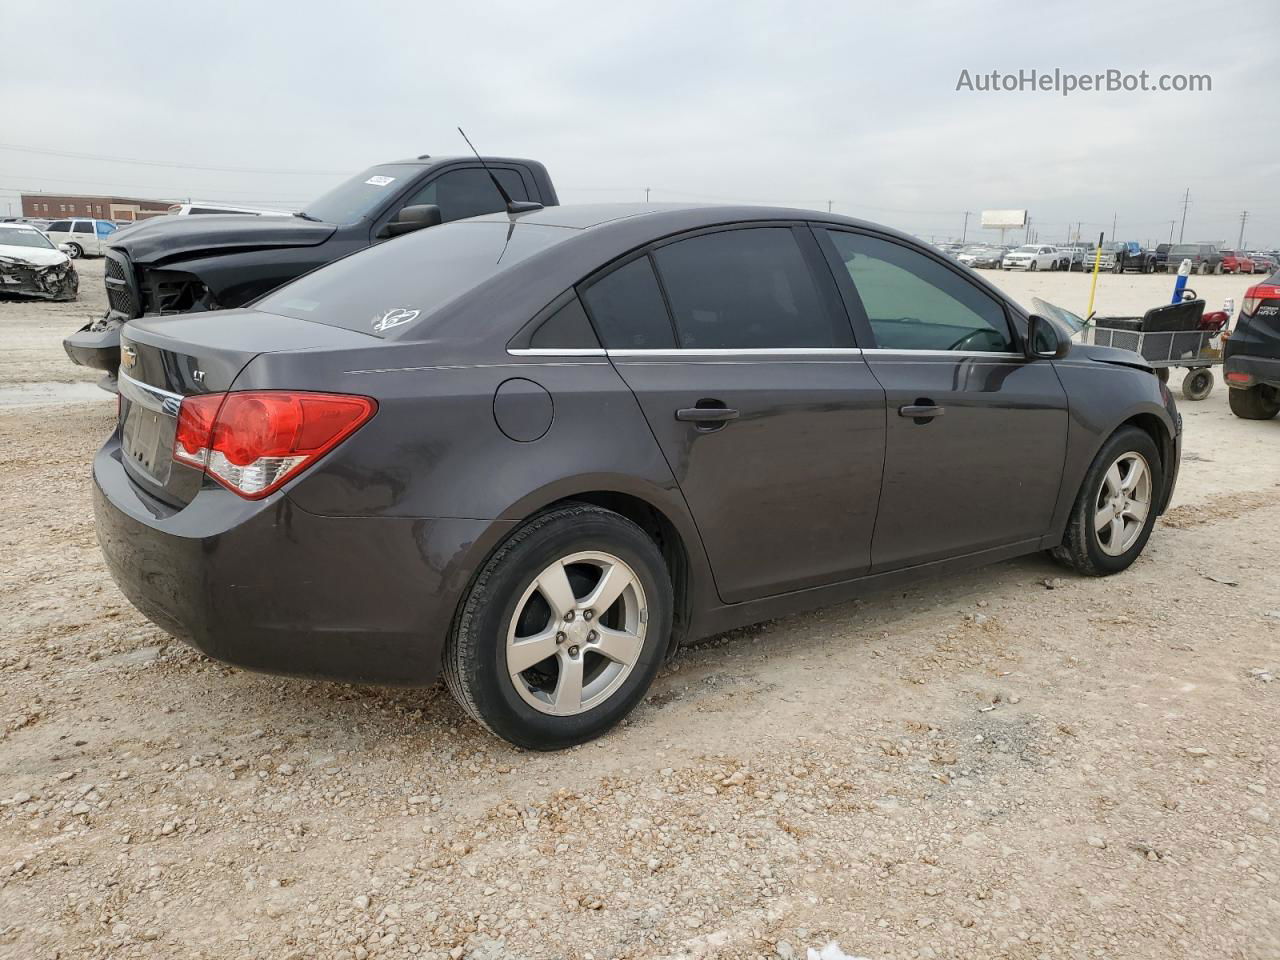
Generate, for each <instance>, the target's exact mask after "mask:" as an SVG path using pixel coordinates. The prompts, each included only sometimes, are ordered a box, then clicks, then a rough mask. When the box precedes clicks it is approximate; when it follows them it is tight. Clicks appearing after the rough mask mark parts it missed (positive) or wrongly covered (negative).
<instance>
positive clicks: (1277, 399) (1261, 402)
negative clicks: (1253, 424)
mask: <svg viewBox="0 0 1280 960" xmlns="http://www.w3.org/2000/svg"><path fill="white" fill-rule="evenodd" d="M1227 400H1228V401H1229V403H1230V405H1231V412H1232V413H1234V414H1235V415H1236V416H1237V417H1239V418H1240V419H1241V420H1270V419H1271V418H1272V417H1274V416H1275V415H1276V414H1277V413H1280V390H1276V389H1275V388H1274V387H1267V386H1262V385H1259V386H1256V387H1250V388H1249V389H1248V390H1240V389H1237V388H1235V387H1232V388H1231V390H1229V391H1228V392H1227Z"/></svg>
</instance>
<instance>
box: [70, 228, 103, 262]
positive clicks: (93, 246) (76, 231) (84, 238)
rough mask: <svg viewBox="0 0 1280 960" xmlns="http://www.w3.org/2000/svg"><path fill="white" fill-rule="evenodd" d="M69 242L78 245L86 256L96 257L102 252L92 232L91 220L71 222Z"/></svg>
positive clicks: (96, 237) (95, 235)
mask: <svg viewBox="0 0 1280 960" xmlns="http://www.w3.org/2000/svg"><path fill="white" fill-rule="evenodd" d="M71 241H72V242H73V243H78V244H80V249H81V250H83V251H84V252H85V254H86V255H93V256H97V255H98V254H100V253H101V252H102V250H101V248H100V247H99V245H98V235H97V234H96V233H94V232H93V221H92V220H73V221H72V222H71Z"/></svg>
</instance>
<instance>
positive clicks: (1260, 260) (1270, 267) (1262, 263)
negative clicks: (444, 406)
mask: <svg viewBox="0 0 1280 960" xmlns="http://www.w3.org/2000/svg"><path fill="white" fill-rule="evenodd" d="M1249 259H1250V260H1252V261H1253V272H1254V273H1265V274H1266V275H1267V276H1271V274H1273V273H1275V272H1276V269H1277V267H1280V261H1277V260H1276V258H1275V257H1273V256H1272V255H1271V254H1269V253H1251V254H1249Z"/></svg>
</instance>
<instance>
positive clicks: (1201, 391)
mask: <svg viewBox="0 0 1280 960" xmlns="http://www.w3.org/2000/svg"><path fill="white" fill-rule="evenodd" d="M1212 392H1213V371H1212V370H1210V369H1209V368H1208V367H1197V368H1196V369H1194V370H1188V371H1187V375H1186V376H1185V377H1183V378H1182V395H1183V396H1184V397H1186V398H1187V399H1188V400H1203V399H1204V398H1205V397H1207V396H1208V395H1209V394H1210V393H1212Z"/></svg>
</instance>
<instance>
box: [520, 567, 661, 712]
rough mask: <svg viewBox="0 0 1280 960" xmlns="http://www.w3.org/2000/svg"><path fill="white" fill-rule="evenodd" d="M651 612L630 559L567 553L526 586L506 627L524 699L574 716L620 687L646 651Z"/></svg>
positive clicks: (544, 707)
mask: <svg viewBox="0 0 1280 960" xmlns="http://www.w3.org/2000/svg"><path fill="white" fill-rule="evenodd" d="M648 621H649V612H648V607H647V605H646V599H645V593H644V587H643V586H641V584H640V578H639V577H637V576H636V573H635V571H634V570H632V569H631V568H630V567H629V566H627V564H625V563H624V562H623V561H622V560H620V559H618V558H617V557H615V556H613V555H611V554H608V553H601V552H597V551H587V552H583V553H574V554H570V555H569V556H567V557H562V558H561V559H559V560H556V561H555V562H554V563H552V564H551V565H550V566H548V567H547V568H546V569H545V570H543V571H542V572H541V573H540V574H538V576H537V577H536V578H535V579H534V580H533V582H532V583H530V584H529V586H528V587H527V588H526V589H525V591H524V593H523V595H522V596H521V597H520V600H519V602H518V603H517V604H516V608H515V612H514V614H513V615H512V617H511V623H510V624H509V626H508V628H507V644H506V659H507V673H508V675H509V676H510V678H511V683H512V686H513V687H515V690H516V692H517V693H518V694H519V695H520V697H521V699H523V700H524V701H525V703H527V704H529V705H530V706H531V707H533V708H534V709H536V710H540V711H541V712H543V713H549V714H553V715H555V716H573V715H575V714H580V713H584V712H586V711H588V710H591V709H592V708H594V707H597V706H599V705H600V704H602V703H604V702H605V701H606V700H608V699H609V697H611V696H612V695H613V694H614V693H615V692H617V690H618V688H619V687H621V686H622V684H623V682H624V681H625V680H626V679H627V676H628V675H629V674H630V673H631V671H632V669H633V668H634V667H635V665H636V663H637V661H638V660H639V659H640V654H641V653H642V652H643V650H644V643H645V634H646V631H647V628H648Z"/></svg>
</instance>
